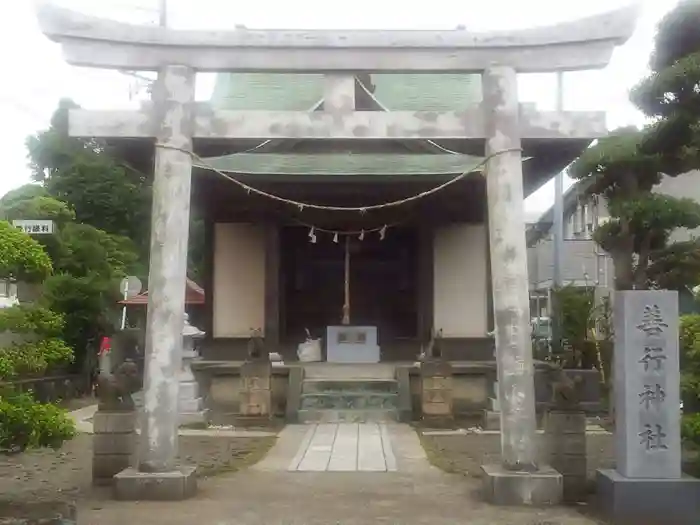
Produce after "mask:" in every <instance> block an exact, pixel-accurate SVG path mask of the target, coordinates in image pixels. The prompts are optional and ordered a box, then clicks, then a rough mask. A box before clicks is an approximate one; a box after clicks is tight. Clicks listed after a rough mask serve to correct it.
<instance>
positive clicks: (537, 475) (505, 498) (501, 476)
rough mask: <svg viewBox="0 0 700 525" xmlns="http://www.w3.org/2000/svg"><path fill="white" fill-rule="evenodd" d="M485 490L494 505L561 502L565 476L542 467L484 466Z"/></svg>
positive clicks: (488, 499) (540, 504) (485, 495)
mask: <svg viewBox="0 0 700 525" xmlns="http://www.w3.org/2000/svg"><path fill="white" fill-rule="evenodd" d="M481 471H482V472H483V477H482V482H483V492H484V498H485V499H486V501H487V502H489V503H491V504H493V505H533V506H544V505H558V504H559V503H561V498H562V490H563V478H562V475H561V474H559V473H558V472H557V471H556V470H554V469H553V468H551V467H548V466H540V468H539V469H538V470H537V471H535V472H515V471H512V470H507V469H506V468H505V467H504V466H503V465H498V464H497V465H483V466H482V467H481Z"/></svg>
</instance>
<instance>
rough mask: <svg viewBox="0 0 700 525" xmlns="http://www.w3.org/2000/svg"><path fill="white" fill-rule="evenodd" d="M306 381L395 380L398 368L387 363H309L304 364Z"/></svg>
mask: <svg viewBox="0 0 700 525" xmlns="http://www.w3.org/2000/svg"><path fill="white" fill-rule="evenodd" d="M303 366H304V377H305V378H306V379H342V380H346V381H347V380H354V379H394V378H395V377H396V366H395V365H392V364H386V363H373V364H357V363H352V364H350V363H309V364H304V365H303Z"/></svg>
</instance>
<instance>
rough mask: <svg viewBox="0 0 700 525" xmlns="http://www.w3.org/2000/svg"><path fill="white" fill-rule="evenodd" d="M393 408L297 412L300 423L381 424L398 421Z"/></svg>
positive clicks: (396, 412) (304, 410)
mask: <svg viewBox="0 0 700 525" xmlns="http://www.w3.org/2000/svg"><path fill="white" fill-rule="evenodd" d="M398 420H399V412H398V410H396V409H395V408H385V409H373V410H315V409H303V410H299V422H300V423H382V422H389V421H398Z"/></svg>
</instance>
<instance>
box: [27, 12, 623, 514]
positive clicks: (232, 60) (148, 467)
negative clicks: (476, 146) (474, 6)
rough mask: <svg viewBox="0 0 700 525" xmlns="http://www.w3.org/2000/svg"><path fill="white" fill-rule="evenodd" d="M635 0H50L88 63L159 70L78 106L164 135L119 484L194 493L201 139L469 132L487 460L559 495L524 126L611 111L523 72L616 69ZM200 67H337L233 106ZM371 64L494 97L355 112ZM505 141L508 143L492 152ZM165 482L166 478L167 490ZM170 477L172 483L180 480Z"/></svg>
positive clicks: (66, 37)
mask: <svg viewBox="0 0 700 525" xmlns="http://www.w3.org/2000/svg"><path fill="white" fill-rule="evenodd" d="M636 14H637V13H636V8H635V7H629V8H625V9H621V10H618V11H614V12H611V13H607V14H603V15H598V16H594V17H590V18H587V19H583V20H579V21H575V22H568V23H563V24H560V25H557V26H553V27H546V28H538V29H528V30H521V31H516V32H491V33H481V34H474V33H470V32H467V31H463V30H453V31H403V30H402V31H367V30H362V31H325V30H318V31H301V30H275V31H268V30H250V29H240V28H239V29H236V30H233V31H179V30H170V29H166V28H162V27H149V26H135V25H129V24H123V23H118V22H114V21H110V20H104V19H99V18H93V17H89V16H85V15H82V14H79V13H76V12H72V11H68V10H64V9H60V8H57V7H55V6H51V5H48V4H42V5H40V6H39V8H38V17H39V20H40V24H41V27H42V30H43V32H44V34H46V35H47V36H48V37H50V38H51V39H53V40H54V41H56V42H59V43H60V44H61V46H62V48H63V53H64V56H65V59H66V60H67V61H68V62H69V63H70V64H73V65H77V66H87V67H98V68H112V69H125V70H142V71H146V70H150V71H157V72H158V82H157V83H156V89H155V92H154V95H153V100H152V103H151V104H150V105H148V106H145V107H144V108H143V109H142V110H141V111H83V110H75V111H72V112H71V114H70V133H71V135H73V136H81V137H102V138H115V137H122V138H140V139H144V140H150V141H153V140H155V142H156V162H155V179H154V186H153V212H152V213H153V215H152V232H151V257H150V273H149V290H150V296H149V303H148V326H147V335H146V341H147V342H146V353H147V356H146V377H145V396H144V411H145V416H144V423H143V426H142V436H141V447H140V454H139V466H138V469H136V470H131V471H128V472H127V471H125V472H123V473H122V474H120V475H118V476H117V492H118V496H119V497H123V498H129V497H133V498H140V499H148V498H151V497H159V496H158V493H160V494H161V496H162V492H163V491H172V493H171V494H170V495H169V497H171V498H175V497H187V496H189V495H191V494H192V492H193V491H194V481H193V479H194V478H193V469H186V468H183V467H178V466H177V465H176V463H175V461H176V453H177V434H178V421H177V413H178V410H177V403H178V382H177V380H175V379H174V378H175V377H176V374H177V371H178V370H179V368H180V360H181V330H182V325H183V313H184V299H185V286H184V283H185V277H186V264H187V239H188V224H189V208H190V186H191V171H192V156H191V155H190V154H189V153H188V152H190V151H192V150H193V141H196V143H197V144H198V145H201V144H206V143H217V142H218V143H222V142H223V141H226V140H229V141H230V140H234V139H261V140H265V139H285V138H292V139H351V140H372V139H379V140H381V139H387V138H390V139H401V140H416V139H418V140H420V139H433V140H434V139H454V138H458V139H464V140H471V141H480V142H479V143H480V144H485V151H486V155H487V156H490V157H489V160H488V164H487V193H488V197H487V199H488V210H489V212H488V217H489V224H488V228H489V232H490V233H489V237H490V243H489V244H490V250H491V260H492V261H497V262H498V264H493V268H492V280H493V286H492V288H493V308H494V319H495V329H496V355H497V366H498V380H499V389H500V392H499V393H500V399H501V429H502V430H501V452H502V463H501V464H500V465H492V466H485V467H484V471H485V474H486V476H485V479H486V481H485V483H486V489H487V490H486V493H487V495H488V496H489V498H490V499H491V500H492V501H495V502H508V503H522V504H531V503H547V502H556V501H558V498H559V497H560V493H561V476H560V475H559V474H557V473H556V472H554V471H552V470H551V469H548V468H547V467H544V466H541V465H538V464H537V459H536V458H537V451H536V446H535V433H536V422H535V395H534V371H533V361H532V351H531V346H530V313H529V293H528V274H527V257H526V245H525V225H524V212H523V180H522V166H521V162H522V155H521V150H520V148H521V138H528V139H572V138H580V139H591V140H592V139H594V138H597V137H600V136H602V135H604V134H605V133H606V127H605V114H604V113H602V112H566V111H563V110H562V108H561V107H560V108H559V109H558V110H557V111H553V112H550V111H538V110H537V109H535V108H532V107H529V106H528V107H526V106H521V105H520V104H519V102H518V92H517V73H519V72H560V71H571V70H582V69H595V68H602V67H605V66H606V65H607V64H608V62H609V60H610V57H611V54H612V51H613V49H614V48H615V46H616V45H619V44H621V43H623V42H624V41H626V40H627V39H628V38H629V36H630V35H631V33H632V30H633V28H634V24H635V20H636ZM198 71H217V72H219V71H260V72H287V73H311V72H315V73H322V74H324V75H325V84H324V107H323V111H317V112H311V113H307V112H294V111H218V110H214V109H212V108H211V107H208V106H207V105H206V104H196V103H195V74H196V72H198ZM358 72H369V73H373V72H381V73H392V72H393V73H399V72H414V73H416V72H423V73H479V74H481V76H482V86H483V94H484V96H483V102H482V104H481V105H478V106H474V107H473V108H471V109H467V110H463V111H443V112H435V111H396V112H374V111H356V110H355V93H354V90H355V81H354V75H355V74H356V73H358ZM491 155H493V156H491ZM149 487H160V488H159V489H158V490H156V489H154V490H155V491H156V494H151V493H150V489H149ZM166 487H167V488H166Z"/></svg>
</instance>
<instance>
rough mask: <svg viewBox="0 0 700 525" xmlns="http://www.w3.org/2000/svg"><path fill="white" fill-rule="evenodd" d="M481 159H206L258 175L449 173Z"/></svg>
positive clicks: (290, 155) (248, 155)
mask: <svg viewBox="0 0 700 525" xmlns="http://www.w3.org/2000/svg"><path fill="white" fill-rule="evenodd" d="M481 160H482V158H480V157H473V156H471V155H437V154H436V155H423V154H407V155H406V154H380V153H358V154H352V153H327V154H299V153H239V154H236V155H227V156H224V157H217V158H209V159H206V162H207V164H209V165H210V166H212V167H214V168H216V169H219V170H222V171H229V172H235V173H244V174H261V175H262V174H265V175H273V174H277V175H426V174H435V175H439V174H445V175H450V174H456V173H463V172H465V171H467V170H469V171H472V170H473V169H474V168H476V167H477V166H478V165H479V163H480V162H481ZM200 167H205V168H206V166H200Z"/></svg>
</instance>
